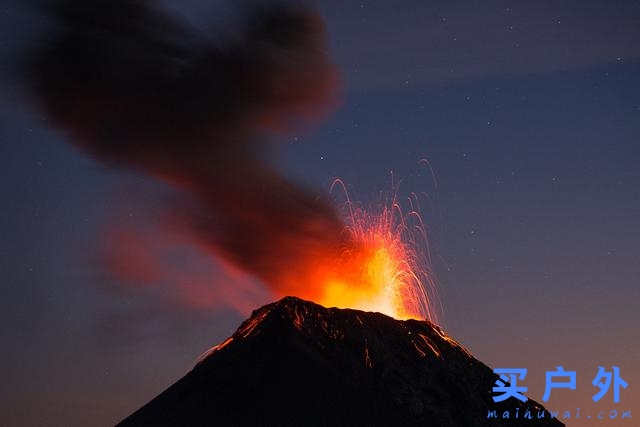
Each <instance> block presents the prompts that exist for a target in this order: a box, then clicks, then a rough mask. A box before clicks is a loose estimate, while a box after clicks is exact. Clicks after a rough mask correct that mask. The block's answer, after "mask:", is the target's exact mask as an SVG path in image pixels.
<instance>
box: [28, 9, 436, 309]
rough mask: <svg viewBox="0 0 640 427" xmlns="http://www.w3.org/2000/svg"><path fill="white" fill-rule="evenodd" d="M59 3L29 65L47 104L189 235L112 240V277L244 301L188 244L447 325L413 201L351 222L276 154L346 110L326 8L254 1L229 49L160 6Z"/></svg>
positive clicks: (358, 304)
mask: <svg viewBox="0 0 640 427" xmlns="http://www.w3.org/2000/svg"><path fill="white" fill-rule="evenodd" d="M50 10H51V12H52V16H53V18H54V19H55V20H56V22H57V23H58V27H59V31H58V32H57V33H55V34H54V35H52V36H51V37H49V38H48V39H47V42H46V43H45V44H43V46H41V47H40V48H39V49H36V50H35V51H34V55H33V61H32V66H31V68H30V72H29V75H30V76H31V79H32V81H33V93H34V95H35V98H36V100H37V101H38V103H39V105H40V108H41V109H42V110H43V111H45V112H46V113H47V114H48V117H49V119H50V120H51V122H52V124H55V125H57V126H59V127H62V128H64V129H65V130H66V131H67V134H68V136H69V140H70V142H72V143H73V144H75V145H77V146H79V147H81V148H82V149H83V150H85V151H86V152H87V153H89V154H90V155H92V156H94V157H95V158H96V159H98V160H100V161H102V162H104V163H106V164H108V165H111V166H116V167H120V168H126V169H129V170H133V171H136V172H139V173H143V174H145V175H147V176H149V177H152V178H155V179H157V180H160V181H163V182H165V183H166V184H168V185H169V186H170V187H171V188H172V189H173V191H174V195H173V196H174V197H172V198H171V202H172V203H171V204H170V206H171V209H170V212H171V215H169V216H170V217H171V221H170V225H169V228H175V230H173V229H172V230H171V231H172V232H173V231H177V233H176V234H177V235H179V238H178V239H174V238H173V237H172V238H170V239H169V240H165V239H160V241H161V242H163V243H162V244H159V245H151V246H149V245H147V246H148V247H147V248H145V245H144V244H141V242H142V241H144V240H146V241H154V240H157V239H156V238H155V237H154V236H153V235H152V236H151V237H152V238H150V239H149V238H147V237H145V239H144V240H142V241H141V240H138V239H136V238H132V236H131V235H128V234H126V233H125V234H124V235H115V236H111V239H110V243H111V246H113V248H112V252H113V253H115V254H116V256H115V257H114V256H108V257H107V260H108V262H109V266H110V267H111V268H112V271H114V272H116V273H118V274H123V275H125V276H128V278H129V279H133V280H139V281H140V280H142V281H146V282H150V281H151V282H157V281H161V282H165V283H166V282H167V281H171V282H173V283H175V285H174V286H177V287H178V288H179V289H180V292H178V293H177V295H178V297H175V299H179V300H180V301H185V302H187V303H188V304H190V305H192V306H196V307H200V308H203V307H210V306H212V305H214V304H216V302H217V301H225V302H227V303H228V302H229V301H231V302H232V305H233V306H234V307H240V306H243V305H244V304H241V303H239V302H238V301H240V302H242V301H247V298H245V297H244V295H246V294H248V293H250V292H245V287H244V286H240V285H233V286H224V285H221V284H220V283H214V280H215V279H214V276H216V274H211V275H209V276H208V275H206V274H201V273H200V270H199V269H194V267H193V266H192V264H191V263H189V262H186V263H182V264H180V266H179V268H173V264H174V262H175V259H176V256H175V254H174V253H173V252H175V251H174V248H175V247H176V246H183V245H185V244H188V246H191V247H192V248H195V249H196V251H197V252H198V253H199V254H200V255H202V254H205V255H207V256H208V257H209V259H211V257H214V258H215V259H216V260H218V261H219V264H221V265H224V266H225V267H228V269H231V270H235V271H239V272H242V274H244V275H245V276H246V279H247V282H252V281H255V280H256V279H257V280H258V281H260V282H261V283H262V284H264V285H266V287H267V288H268V290H269V291H270V292H271V293H272V294H275V295H276V296H287V295H295V296H298V297H301V298H305V299H309V300H313V301H316V302H319V303H321V304H324V305H327V306H338V307H351V308H359V309H363V310H375V311H380V312H383V313H386V314H389V315H392V316H394V317H397V318H408V317H416V318H427V319H431V320H436V319H435V314H434V310H433V307H434V306H435V304H434V301H435V300H436V298H435V287H434V286H433V281H432V279H431V275H430V273H429V271H430V269H429V268H428V262H425V261H424V259H428V256H427V255H428V251H426V250H425V249H426V235H425V231H424V226H423V224H422V221H421V219H420V216H419V215H418V214H417V213H416V212H415V211H414V210H413V209H412V210H411V211H410V212H409V214H407V215H405V214H403V213H402V211H401V209H400V205H399V203H397V200H396V199H395V197H394V198H392V200H391V201H390V202H389V203H387V204H385V205H384V206H382V207H381V208H380V209H375V210H373V211H371V212H367V211H366V210H364V209H362V208H360V207H357V206H355V205H354V204H353V203H351V202H350V201H347V203H346V205H345V211H346V215H344V217H343V216H342V215H341V214H340V212H339V210H338V209H336V208H335V206H334V205H333V204H332V203H331V202H330V201H328V200H324V199H323V198H320V197H318V196H317V194H316V193H315V192H313V191H310V190H309V189H307V188H305V187H303V186H301V185H299V184H298V183H296V182H293V181H291V180H289V179H288V178H287V177H286V176H284V175H283V174H282V173H281V172H280V171H279V170H278V169H277V168H276V167H274V166H273V165H272V164H270V163H269V162H268V161H267V160H268V158H269V157H270V156H269V149H270V148H271V146H272V141H273V136H274V135H275V134H282V133H286V132H290V131H291V130H298V129H299V125H300V124H301V123H305V124H306V123H307V122H309V121H310V120H314V119H318V118H319V116H322V113H326V110H327V107H331V106H334V105H335V100H336V91H337V89H338V88H339V82H340V79H339V77H338V76H339V73H338V70H337V68H336V67H335V65H334V64H333V63H332V62H331V61H330V59H329V57H328V55H327V52H328V47H327V44H326V40H325V31H324V25H323V23H322V19H321V17H320V15H319V14H318V13H317V12H316V11H314V10H313V9H309V8H308V7H307V6H304V5H293V4H288V3H286V4H274V5H270V6H266V5H265V6H264V7H263V6H258V5H255V7H251V8H243V9H242V12H243V13H244V14H246V17H245V18H246V19H245V22H244V23H243V24H242V26H241V30H240V32H239V34H238V37H234V38H232V39H231V40H229V43H228V45H224V46H223V45H218V44H214V43H211V41H210V40H209V39H208V38H207V37H206V36H203V34H201V33H199V32H197V31H193V28H192V27H191V26H190V25H185V24H184V23H182V22H180V21H179V20H176V19H174V17H172V16H171V15H168V14H167V13H166V12H165V11H163V10H162V9H161V8H160V7H159V5H158V4H156V3H152V2H113V1H104V0H103V1H97V2H92V3H91V4H90V5H89V4H87V3H86V2H83V1H80V0H65V1H62V0H59V1H55V2H54V5H53V7H52V8H51V9H50ZM87 23H90V25H88V24H87ZM105 70H106V71H105ZM338 183H339V182H338ZM343 187H344V186H343ZM345 193H346V192H345ZM147 218H148V217H147ZM166 225H167V224H161V229H159V230H158V233H161V234H162V233H165V234H166V231H167V230H164V229H162V227H166ZM148 226H149V225H148V224H146V225H145V228H146V227H148ZM145 233H148V231H145ZM151 234H153V231H151ZM176 240H177V241H178V242H179V245H172V244H170V242H173V241H176ZM421 245H424V246H422V248H421ZM145 251H147V252H146V253H145ZM112 255H113V254H112ZM118 256H119V257H120V258H118ZM122 256H125V257H127V258H126V259H124V260H123V259H121V258H122ZM178 258H180V257H178ZM168 260H169V262H168ZM194 271H197V273H195V274H194ZM185 278H186V279H185ZM207 286H210V287H211V290H212V291H211V290H209V289H207ZM221 289H222V290H224V289H226V291H224V292H222V291H220V290H221ZM159 293H162V292H159Z"/></svg>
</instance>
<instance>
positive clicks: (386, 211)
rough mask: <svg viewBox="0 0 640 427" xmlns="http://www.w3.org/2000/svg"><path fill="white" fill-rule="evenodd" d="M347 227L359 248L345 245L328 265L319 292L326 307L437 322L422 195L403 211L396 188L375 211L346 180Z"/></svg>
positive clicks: (336, 184) (438, 310)
mask: <svg viewBox="0 0 640 427" xmlns="http://www.w3.org/2000/svg"><path fill="white" fill-rule="evenodd" d="M335 187H339V188H340V189H341V190H342V191H343V192H344V194H345V197H346V202H345V204H344V208H343V209H344V211H345V216H346V232H347V233H349V234H350V236H351V239H352V240H353V241H354V242H355V245H354V246H355V247H356V248H357V249H355V250H354V249H353V248H351V249H349V250H345V251H344V252H343V253H342V254H341V256H340V257H339V259H338V260H337V261H336V262H335V263H334V265H332V266H330V267H328V270H329V273H327V272H326V271H324V272H323V273H324V274H323V277H324V278H323V280H324V282H325V283H324V286H322V287H321V288H322V289H323V293H321V294H320V295H318V296H316V298H314V299H315V300H316V301H317V302H318V303H320V304H322V305H324V306H326V307H338V308H353V309H359V310H363V311H377V312H381V313H384V314H387V315H389V316H392V317H394V318H397V319H409V318H413V319H427V320H429V321H431V322H433V323H438V320H439V319H438V315H439V313H441V307H440V302H439V298H438V292H437V284H436V281H435V280H434V278H433V273H432V268H431V257H430V251H429V244H428V240H427V231H426V226H425V224H424V222H423V220H422V216H421V215H420V213H419V209H417V204H418V203H417V201H418V197H417V196H416V195H415V194H414V195H412V197H410V198H409V199H408V203H409V206H410V209H409V210H408V212H404V211H403V209H402V207H401V205H400V203H399V201H398V199H397V191H395V190H394V191H393V192H392V197H390V198H389V199H388V200H386V201H385V203H383V204H382V206H381V207H380V208H378V209H377V210H375V211H367V210H366V209H364V208H363V207H362V206H359V205H356V204H355V203H354V202H352V201H351V200H350V199H349V195H348V193H347V190H346V188H345V185H344V183H343V182H342V181H341V180H339V179H337V180H335V181H334V184H333V185H332V192H333V190H334V188H335Z"/></svg>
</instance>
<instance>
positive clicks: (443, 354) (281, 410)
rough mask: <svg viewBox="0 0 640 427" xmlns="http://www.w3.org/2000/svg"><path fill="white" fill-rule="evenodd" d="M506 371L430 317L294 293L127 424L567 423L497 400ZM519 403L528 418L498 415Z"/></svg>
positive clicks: (261, 312) (534, 407) (258, 314)
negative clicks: (320, 301) (492, 414)
mask: <svg viewBox="0 0 640 427" xmlns="http://www.w3.org/2000/svg"><path fill="white" fill-rule="evenodd" d="M496 378H497V376H496V375H495V374H494V373H493V371H492V370H491V369H490V368H489V367H487V366H486V365H484V364H483V363H482V362H480V361H478V360H477V359H475V358H474V357H473V356H472V355H471V354H470V353H469V352H468V351H467V350H465V349H464V348H463V347H462V346H461V345H459V344H458V343H457V342H456V341H454V340H453V339H452V338H450V337H449V336H447V335H446V334H445V333H444V332H443V331H442V330H441V329H440V328H439V327H438V326H436V325H433V324H432V323H430V322H428V321H417V320H404V321H401V320H396V319H393V318H391V317H388V316H385V315H383V314H380V313H370V312H363V311H357V310H350V309H337V308H325V307H322V306H320V305H317V304H314V303H312V302H308V301H303V300H300V299H298V298H293V297H287V298H284V299H282V300H280V301H278V302H275V303H272V304H269V305H266V306H264V307H262V308H260V309H258V310H256V311H254V312H253V314H252V316H251V317H250V318H249V319H247V320H246V321H245V322H244V323H242V325H241V326H240V328H238V330H237V331H236V332H235V333H234V334H233V336H231V337H230V338H228V339H227V340H226V341H224V342H223V343H222V344H220V345H218V346H216V347H214V348H212V349H211V350H209V351H208V352H207V353H205V354H204V355H203V356H202V357H201V359H200V360H199V361H198V363H197V365H196V366H195V367H194V368H193V370H192V371H191V372H189V373H188V374H187V375H185V376H184V377H183V378H182V379H181V380H179V381H178V382H177V383H175V384H174V385H172V386H171V387H169V388H168V389H167V390H166V391H164V392H163V393H162V394H160V395H159V396H158V397H156V398H155V399H153V400H152V401H151V402H149V403H148V404H146V405H145V406H143V407H142V408H141V409H139V410H138V411H136V412H135V413H134V414H132V415H131V416H129V417H128V418H126V419H125V420H124V421H123V422H122V423H121V424H120V426H122V427H128V426H205V425H206V426H213V425H216V426H218V425H233V426H244V425H247V426H253V425H263V426H302V425H304V426H342V425H345V426H347V425H348V426H376V425H380V426H391V425H393V426H506V425H509V426H513V425H533V426H562V425H563V424H562V423H561V422H560V421H558V420H556V419H550V418H549V412H548V411H545V410H544V408H543V407H542V406H541V405H539V404H538V403H536V402H534V401H532V400H528V401H527V402H525V403H522V402H520V401H519V400H516V399H508V400H506V401H504V402H501V403H494V402H493V399H492V394H491V393H492V392H491V390H492V387H493V385H494V383H495V380H496ZM527 408H528V409H529V411H530V412H531V414H532V416H533V419H522V414H524V413H525V411H526V410H527ZM516 409H518V412H519V413H520V415H521V417H520V419H514V418H512V419H501V418H497V419H496V418H492V419H488V418H487V414H488V412H489V411H494V410H496V411H497V413H498V417H500V416H501V414H503V413H504V412H505V411H509V412H510V413H512V414H514V413H515V412H516ZM542 411H545V413H544V418H542V419H537V414H538V413H539V412H542Z"/></svg>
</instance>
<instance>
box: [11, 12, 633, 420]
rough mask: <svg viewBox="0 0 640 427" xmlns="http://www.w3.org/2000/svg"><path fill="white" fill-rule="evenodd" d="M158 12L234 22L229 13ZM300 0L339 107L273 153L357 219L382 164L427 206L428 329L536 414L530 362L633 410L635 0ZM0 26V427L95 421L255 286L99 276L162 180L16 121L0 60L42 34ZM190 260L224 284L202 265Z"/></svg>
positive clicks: (228, 324) (584, 394)
mask: <svg viewBox="0 0 640 427" xmlns="http://www.w3.org/2000/svg"><path fill="white" fill-rule="evenodd" d="M165 3H167V6H168V7H169V8H170V9H171V10H173V11H174V12H173V13H175V14H176V15H180V16H182V17H183V18H184V19H187V20H189V21H190V22H192V23H193V25H195V26H197V27H199V28H202V29H203V31H204V30H208V27H207V26H208V25H213V24H211V23H215V24H216V26H218V27H222V28H225V29H228V30H229V31H233V28H234V20H233V13H232V8H231V7H230V6H229V3H228V2H222V1H215V2H211V1H206V2H205V1H203V0H188V1H184V2H171V1H169V0H167V1H165ZM317 4H318V7H319V9H320V11H321V13H322V14H323V16H324V17H325V19H326V24H327V30H328V36H329V39H330V47H331V53H332V56H333V58H334V59H335V61H336V62H337V64H338V65H339V66H340V68H341V71H342V73H343V80H344V87H343V93H342V103H341V105H340V107H339V108H338V109H337V110H336V112H335V113H334V114H333V115H332V116H331V117H329V118H328V119H327V120H325V121H324V122H323V123H321V124H320V125H319V126H317V127H316V128H315V129H313V130H312V131H311V132H309V133H306V134H300V135H292V136H291V137H290V138H289V139H287V141H285V142H284V143H283V144H282V145H281V146H280V149H279V153H278V156H277V158H276V159H274V161H276V162H278V163H279V164H280V165H281V166H282V168H283V170H285V171H286V173H287V174H288V175H289V176H291V177H293V178H294V179H296V180H298V181H300V182H304V183H305V184H308V185H310V186H313V187H314V188H315V189H316V191H317V192H318V193H326V192H328V189H329V185H330V183H331V181H332V180H333V179H334V178H336V177H340V178H341V179H343V180H344V181H345V182H346V183H347V186H348V189H349V192H350V194H351V196H352V198H354V199H356V200H359V201H361V202H362V203H363V204H365V205H370V204H375V203H377V202H378V201H379V198H380V193H381V192H384V191H388V189H389V188H390V186H391V178H390V171H393V175H394V179H396V180H402V181H403V182H402V186H401V189H400V194H401V196H402V195H407V194H409V193H410V192H418V193H426V194H427V199H428V200H429V201H428V202H426V203H425V204H424V205H423V206H422V213H423V216H424V218H425V220H426V222H427V224H428V226H429V230H430V241H431V245H432V254H433V259H434V267H435V270H436V273H437V276H438V282H439V285H440V287H441V297H442V302H443V307H444V316H443V324H444V327H445V329H446V330H447V331H448V332H449V333H450V334H451V335H452V336H453V337H455V338H456V339H457V340H459V341H460V342H461V343H462V344H463V345H465V346H467V347H468V348H470V350H471V351H472V353H473V354H474V355H475V356H476V357H478V358H479V359H480V360H482V361H483V362H485V363H486V364H488V365H489V366H491V367H496V368H499V367H525V368H528V370H529V374H528V376H527V378H526V380H525V381H524V382H525V385H528V386H529V387H530V391H531V393H530V395H531V396H532V397H533V398H535V399H536V400H540V398H541V396H542V394H543V392H544V375H545V371H548V370H554V369H555V367H556V366H563V367H564V368H565V369H566V370H574V371H577V373H578V387H577V390H576V391H571V390H554V391H553V392H552V394H551V399H550V401H549V403H548V406H549V407H551V408H554V409H556V410H561V411H565V410H571V411H575V409H576V408H581V416H586V415H587V414H589V413H591V414H592V415H596V414H597V413H598V412H600V411H603V410H604V411H607V412H608V411H609V410H611V409H617V410H618V411H622V410H628V409H632V410H634V409H636V410H637V408H640V391H638V390H640V369H639V368H638V362H637V361H638V360H640V341H639V339H638V338H639V337H640V333H639V331H638V328H639V326H640V311H639V310H638V308H637V303H638V301H639V300H640V290H639V288H638V275H639V273H640V227H639V226H638V224H637V222H638V218H640V168H639V167H638V164H639V162H640V141H639V139H640V2H635V1H617V2H607V1H605V0H599V1H577V0H571V1H563V2H553V1H535V2H533V1H532V2H514V1H506V0H505V1H488V2H470V1H453V2H452V1H429V2H425V1H418V0H406V1H402V2H384V1H380V0H366V1H362V2H340V1H337V0H326V1H319V2H318V3H317ZM0 22H2V24H1V25H0V60H1V63H0V77H2V81H1V82H0V91H1V93H2V94H3V96H2V97H0V161H1V162H2V171H3V173H2V176H1V181H0V182H1V185H0V191H1V193H0V194H1V196H2V209H1V211H0V212H1V215H2V216H1V217H0V235H1V236H2V244H1V246H0V248H1V249H0V250H1V256H0V269H1V271H2V277H3V280H2V281H1V282H0V308H1V309H0V316H1V317H0V320H1V321H0V340H1V342H2V352H1V353H0V366H2V372H1V374H2V381H1V382H0V406H1V407H2V410H1V411H0V424H2V425H9V426H14V425H15V426H39V425H48V426H57V425H60V426H62V425H83V426H94V425H95V426H98V425H105V424H113V423H115V422H117V421H118V420H120V419H122V418H123V417H125V416H126V415H128V414H129V413H130V412H132V411H133V410H135V409H137V408H138V407H139V406H141V405H142V404H143V403H145V402H146V401H148V400H150V399H151V398H152V397H154V396H155V395H156V394H158V393H159V392H161V391H162V390H163V389H165V388H166V387H167V386H169V385H170V384H171V383H173V382H174V381H175V380H177V379H178V378H180V377H181V376H182V375H183V374H184V373H185V372H187V371H188V370H189V369H190V368H191V367H192V366H193V363H194V361H195V359H196V358H197V357H198V356H199V355H200V354H201V353H202V352H204V351H205V350H206V349H208V348H209V347H211V346H213V345H215V344H217V343H219V342H220V341H222V340H223V339H224V338H226V337H227V336H229V335H231V334H232V333H233V331H234V330H235V328H236V327H237V326H238V325H239V323H240V322H241V320H242V319H243V318H245V317H246V316H247V315H248V314H249V311H250V309H251V307H254V306H255V308H257V306H258V305H260V304H263V303H268V302H270V301H271V299H272V298H273V296H271V295H269V293H268V292H266V291H257V292H254V293H252V298H251V299H250V303H249V304H247V306H246V307H243V308H242V309H241V310H240V312H239V311H238V310H237V309H236V308H234V307H232V306H230V305H228V304H226V303H225V301H224V300H216V298H215V297H216V295H217V293H216V291H215V290H214V291H212V292H211V295H213V297H211V298H212V299H210V300H208V302H207V304H203V305H202V306H200V307H193V306H188V305H185V304H182V303H181V302H178V301H174V300H173V299H172V294H171V293H170V292H169V291H167V289H165V288H163V287H157V288H153V289H148V288H144V289H131V288H126V290H123V288H122V287H120V286H117V284H114V283H113V279H112V278H110V277H107V276H106V275H105V274H104V272H103V271H101V269H100V267H99V265H98V263H97V262H96V258H98V254H99V252H100V249H101V247H102V245H103V241H104V233H105V229H107V227H108V225H110V224H113V223H125V224H129V225H130V226H133V227H142V226H144V224H145V222H146V218H148V217H150V216H153V214H154V212H155V210H156V208H157V205H156V203H157V200H158V198H159V197H160V196H161V195H162V194H163V192H164V190H165V189H164V188H163V187H162V186H161V185H159V184H157V183H155V182H152V181H150V180H149V179H148V178H145V177H142V176H139V175H136V174H132V173H128V172H123V171H119V170H113V169H108V168H106V167H104V166H102V165H100V164H98V163H97V162H95V161H93V160H91V159H89V158H87V157H86V156H84V155H83V154H82V153H80V152H78V151H77V150H75V149H74V148H73V147H71V146H70V145H69V144H67V143H66V142H65V140H64V136H63V135H62V133H61V132H59V131H54V130H51V129H50V128H48V127H47V126H46V123H45V121H44V119H43V118H42V117H41V115H39V114H35V113H34V112H33V111H31V110H30V109H29V104H28V102H27V101H26V99H25V97H24V91H23V89H24V84H23V82H22V80H21V78H20V76H19V75H16V73H15V64H16V63H17V61H19V59H20V58H21V54H22V52H24V51H25V49H27V48H29V47H30V46H32V45H33V44H34V43H37V41H38V40H40V39H41V38H42V37H45V36H46V33H47V28H48V23H47V20H46V19H45V18H44V17H43V16H42V15H41V13H40V12H38V10H37V9H36V8H31V7H29V6H27V5H24V4H21V3H19V2H11V1H6V2H5V3H4V4H3V5H1V6H0ZM423 158H426V159H428V160H429V163H430V165H431V166H432V168H433V172H434V174H435V177H436V181H435V182H434V180H433V178H432V176H431V173H430V171H429V170H427V169H426V168H424V167H421V166H419V165H418V162H419V160H420V159H423ZM192 255H193V258H190V259H189V266H190V268H193V269H198V270H199V271H202V272H203V273H202V274H208V275H211V277H212V283H214V284H213V285H212V286H213V287H215V286H218V285H215V283H218V281H219V280H218V281H216V280H215V278H216V277H218V276H216V275H217V274H221V273H220V272H219V270H220V269H219V267H217V266H216V265H215V264H212V263H211V261H210V260H209V259H208V258H205V257H203V256H202V254H192ZM220 277H221V276H220ZM301 280H302V281H304V278H301ZM598 366H604V367H607V368H608V369H610V368H611V366H619V367H620V368H621V376H622V377H623V378H624V379H625V380H626V381H627V382H628V383H629V387H628V389H626V390H622V391H621V402H620V403H618V404H614V403H613V402H612V394H611V392H610V393H609V394H607V395H606V396H605V398H603V400H602V401H600V402H598V403H597V404H593V403H592V402H591V396H592V395H594V394H595V393H596V391H597V389H596V388H595V387H593V386H592V385H591V380H592V379H593V378H594V377H595V375H596V373H597V371H598ZM635 415H636V417H638V416H640V413H639V414H635ZM479 416H482V414H479ZM627 424H628V423H621V425H627ZM567 425H569V426H572V425H578V424H576V423H571V421H568V422H567ZM579 425H581V426H582V425H607V426H610V425H616V424H615V423H614V422H611V421H607V422H603V420H600V421H599V422H598V421H593V422H585V420H584V419H583V420H581V422H580V423H579Z"/></svg>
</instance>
